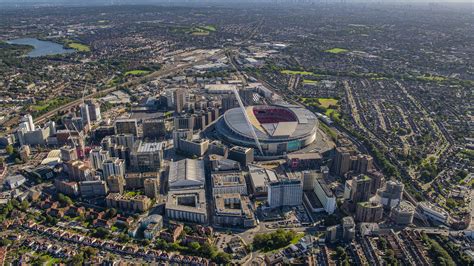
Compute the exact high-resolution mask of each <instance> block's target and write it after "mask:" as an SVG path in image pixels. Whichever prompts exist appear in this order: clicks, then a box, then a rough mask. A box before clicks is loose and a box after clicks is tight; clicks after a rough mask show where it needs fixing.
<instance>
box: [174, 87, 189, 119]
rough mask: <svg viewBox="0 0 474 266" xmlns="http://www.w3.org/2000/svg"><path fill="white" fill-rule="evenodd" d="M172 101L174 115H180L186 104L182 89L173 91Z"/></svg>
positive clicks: (184, 93) (184, 92)
mask: <svg viewBox="0 0 474 266" xmlns="http://www.w3.org/2000/svg"><path fill="white" fill-rule="evenodd" d="M173 99H174V106H175V111H176V113H181V112H182V111H183V109H184V106H185V104H186V91H185V90H184V89H176V90H174V92H173Z"/></svg>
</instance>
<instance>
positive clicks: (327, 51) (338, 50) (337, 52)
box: [324, 48, 349, 54]
mask: <svg viewBox="0 0 474 266" xmlns="http://www.w3.org/2000/svg"><path fill="white" fill-rule="evenodd" d="M324 52H326V53H331V54H341V53H347V52H349V50H347V49H343V48H332V49H328V50H326V51H324Z"/></svg>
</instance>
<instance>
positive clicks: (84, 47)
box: [66, 41, 91, 52]
mask: <svg viewBox="0 0 474 266" xmlns="http://www.w3.org/2000/svg"><path fill="white" fill-rule="evenodd" d="M66 47H68V48H71V49H74V50H76V51H79V52H90V51H91V48H90V47H89V46H88V45H85V44H82V43H78V42H74V41H67V42H66Z"/></svg>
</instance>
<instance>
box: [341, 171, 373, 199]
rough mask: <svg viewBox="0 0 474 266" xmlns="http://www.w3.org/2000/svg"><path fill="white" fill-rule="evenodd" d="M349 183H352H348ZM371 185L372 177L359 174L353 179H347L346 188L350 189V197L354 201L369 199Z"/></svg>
mask: <svg viewBox="0 0 474 266" xmlns="http://www.w3.org/2000/svg"><path fill="white" fill-rule="evenodd" d="M348 183H350V185H348ZM349 187H350V188H349ZM370 187H371V179H370V177H368V176H366V175H358V176H355V177H354V178H353V179H352V180H347V181H346V189H348V188H349V189H350V192H349V194H350V196H349V199H350V200H351V201H352V202H353V203H357V202H364V201H368V200H369V198H370V193H371V191H370ZM345 194H346V191H345Z"/></svg>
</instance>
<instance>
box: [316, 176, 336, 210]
mask: <svg viewBox="0 0 474 266" xmlns="http://www.w3.org/2000/svg"><path fill="white" fill-rule="evenodd" d="M314 193H316V196H317V197H318V199H319V201H320V202H321V204H322V206H323V208H324V210H325V211H326V212H327V213H329V214H333V213H334V211H335V210H336V196H335V195H334V193H333V192H332V191H331V189H330V188H329V187H328V185H327V184H326V181H324V179H322V178H317V179H316V182H315V183H314Z"/></svg>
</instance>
